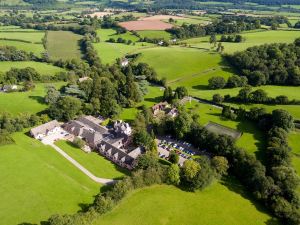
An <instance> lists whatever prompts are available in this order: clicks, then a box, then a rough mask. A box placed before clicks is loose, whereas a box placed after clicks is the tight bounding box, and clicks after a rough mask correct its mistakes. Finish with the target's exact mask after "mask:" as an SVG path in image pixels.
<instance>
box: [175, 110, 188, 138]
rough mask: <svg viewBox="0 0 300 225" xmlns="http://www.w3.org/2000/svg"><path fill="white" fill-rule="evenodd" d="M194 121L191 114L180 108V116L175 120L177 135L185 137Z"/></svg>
mask: <svg viewBox="0 0 300 225" xmlns="http://www.w3.org/2000/svg"><path fill="white" fill-rule="evenodd" d="M192 122H193V121H192V118H191V116H190V115H189V114H188V113H187V112H186V111H185V110H184V109H179V113H178V116H177V117H176V118H175V120H174V132H175V135H176V137H177V138H179V139H181V138H183V137H184V135H185V134H186V133H188V132H189V131H190V128H191V124H192Z"/></svg>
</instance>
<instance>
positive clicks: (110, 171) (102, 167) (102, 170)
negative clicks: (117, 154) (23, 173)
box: [55, 141, 129, 179]
mask: <svg viewBox="0 0 300 225" xmlns="http://www.w3.org/2000/svg"><path fill="white" fill-rule="evenodd" d="M55 144H56V145H57V146H58V147H60V148H61V149H62V150H64V151H65V152H66V153H67V154H68V155H69V156H71V157H72V158H73V159H75V160H76V161H77V162H79V163H80V164H81V165H82V166H84V167H85V168H86V169H87V170H89V171H90V172H91V173H92V174H94V175H95V176H97V177H101V178H108V179H118V178H121V177H123V176H124V174H126V173H127V174H128V172H129V171H128V170H125V169H122V168H121V167H118V166H117V165H115V164H113V163H112V162H110V161H109V160H107V159H105V158H104V157H102V156H101V155H99V154H97V153H95V152H91V153H85V152H84V151H82V150H81V149H79V148H76V147H75V146H74V145H73V144H72V143H71V142H66V141H58V142H56V143H55Z"/></svg>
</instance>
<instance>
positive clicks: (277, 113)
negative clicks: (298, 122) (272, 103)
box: [272, 109, 294, 131]
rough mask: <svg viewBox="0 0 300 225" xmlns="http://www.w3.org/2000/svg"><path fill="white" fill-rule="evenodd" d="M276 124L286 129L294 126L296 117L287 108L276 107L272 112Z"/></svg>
mask: <svg viewBox="0 0 300 225" xmlns="http://www.w3.org/2000/svg"><path fill="white" fill-rule="evenodd" d="M272 117H273V124H274V126H277V127H280V128H282V129H284V130H286V131H289V130H291V129H293V128H294V118H293V116H292V115H291V114H290V113H289V112H288V111H286V110H283V109H276V110H274V111H273V112H272Z"/></svg>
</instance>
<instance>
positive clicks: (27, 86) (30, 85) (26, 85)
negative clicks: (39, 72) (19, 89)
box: [23, 80, 35, 91]
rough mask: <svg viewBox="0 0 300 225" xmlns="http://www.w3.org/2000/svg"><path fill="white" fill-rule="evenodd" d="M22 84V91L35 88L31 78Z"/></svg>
mask: <svg viewBox="0 0 300 225" xmlns="http://www.w3.org/2000/svg"><path fill="white" fill-rule="evenodd" d="M23 86H24V87H23V90H24V91H32V90H34V88H35V84H34V83H33V82H32V81H31V80H30V81H29V80H28V81H25V82H24V84H23Z"/></svg>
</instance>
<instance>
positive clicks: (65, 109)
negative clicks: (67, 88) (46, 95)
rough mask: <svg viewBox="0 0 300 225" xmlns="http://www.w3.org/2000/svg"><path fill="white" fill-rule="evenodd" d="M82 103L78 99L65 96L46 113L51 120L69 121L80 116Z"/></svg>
mask: <svg viewBox="0 0 300 225" xmlns="http://www.w3.org/2000/svg"><path fill="white" fill-rule="evenodd" d="M81 109H82V102H81V101H80V99H78V98H75V97H71V96H65V97H60V98H59V99H58V101H57V102H56V103H54V104H51V105H50V107H49V109H48V111H49V115H50V116H51V117H52V118H55V119H58V120H65V121H69V120H72V119H74V118H75V117H77V116H78V115H80V114H81Z"/></svg>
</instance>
